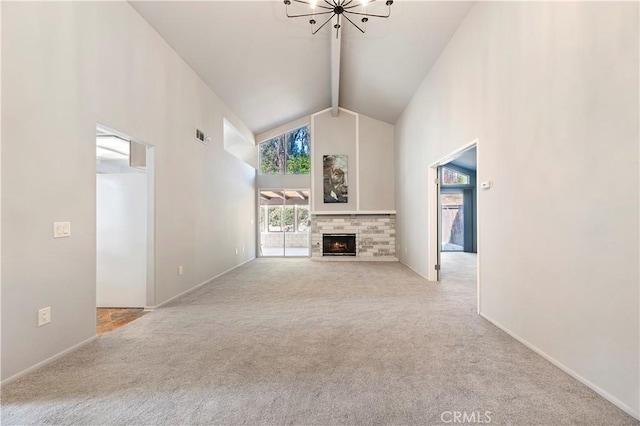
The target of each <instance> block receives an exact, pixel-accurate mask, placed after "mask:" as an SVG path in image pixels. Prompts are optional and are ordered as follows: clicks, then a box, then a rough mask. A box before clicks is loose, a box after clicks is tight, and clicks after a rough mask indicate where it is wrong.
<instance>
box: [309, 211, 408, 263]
mask: <svg viewBox="0 0 640 426" xmlns="http://www.w3.org/2000/svg"><path fill="white" fill-rule="evenodd" d="M322 234H356V256H355V257H353V256H344V257H327V256H325V257H323V256H322ZM311 258H312V259H313V260H320V259H322V260H338V259H341V260H367V261H389V260H392V261H395V260H398V258H397V257H396V215H394V214H379V215H371V214H367V215H359V214H355V215H323V214H312V215H311Z"/></svg>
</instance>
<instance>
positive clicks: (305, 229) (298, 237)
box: [283, 189, 310, 256]
mask: <svg viewBox="0 0 640 426" xmlns="http://www.w3.org/2000/svg"><path fill="white" fill-rule="evenodd" d="M283 194H284V204H285V206H284V210H283V228H284V246H285V249H284V251H285V256H309V225H310V217H309V190H308V189H304V190H286V191H283Z"/></svg>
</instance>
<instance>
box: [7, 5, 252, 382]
mask: <svg viewBox="0 0 640 426" xmlns="http://www.w3.org/2000/svg"><path fill="white" fill-rule="evenodd" d="M1 7H2V86H3V93H2V124H3V126H2V140H3V145H2V149H3V155H2V197H3V203H2V229H3V231H4V232H3V235H2V253H3V257H2V342H1V343H2V345H1V346H2V378H3V379H7V378H10V377H12V376H14V375H15V374H17V373H19V372H21V371H24V370H25V369H27V368H29V367H31V366H33V365H35V364H37V363H39V362H41V361H43V360H45V359H47V358H49V357H51V356H54V355H56V354H58V353H60V352H61V351H63V350H66V349H68V348H70V347H72V346H73V345H76V344H78V343H80V342H83V341H85V340H87V339H89V338H91V337H92V336H94V335H95V306H96V284H95V280H96V177H95V176H96V166H95V127H96V124H97V123H101V124H104V125H106V126H108V127H109V128H113V129H117V130H119V131H121V132H124V133H126V134H128V135H131V136H132V137H134V138H135V139H136V140H138V141H141V142H146V143H149V144H152V145H154V146H155V148H154V156H155V160H154V162H155V188H154V191H155V200H156V205H155V212H156V215H155V224H156V233H155V241H156V261H155V264H156V269H155V271H153V272H154V273H155V277H156V283H155V289H154V292H150V294H152V293H155V298H154V299H155V300H154V303H155V304H159V303H161V302H163V301H165V300H167V299H169V298H171V297H173V296H175V295H177V294H180V293H181V292H183V291H186V290H188V289H190V288H192V287H194V286H195V285H197V284H199V283H202V282H204V281H206V280H208V279H210V278H211V277H214V276H216V275H218V274H220V273H222V272H224V271H226V270H228V269H230V268H232V267H234V266H236V265H238V264H240V263H242V262H243V261H245V260H248V259H251V258H252V257H253V256H254V253H255V227H254V225H252V224H251V220H252V219H254V218H255V192H254V183H255V170H254V169H253V168H252V167H250V166H248V165H246V164H245V163H243V162H242V161H241V160H239V159H237V158H236V157H234V156H233V155H231V154H230V153H228V152H226V151H225V150H224V148H223V141H222V127H223V119H224V118H226V119H227V120H228V121H229V122H230V123H232V124H233V126H234V127H235V128H236V129H238V130H239V131H240V132H241V133H243V134H244V135H245V138H246V139H247V140H253V135H252V134H251V132H250V131H249V130H248V129H247V128H246V126H244V125H243V124H242V123H241V122H240V121H239V120H238V119H237V117H236V116H235V115H234V114H233V113H232V112H231V111H229V110H228V108H227V107H226V106H225V105H224V104H223V103H222V102H221V101H220V99H219V98H218V97H217V96H216V95H215V94H214V93H213V92H212V91H211V90H210V89H209V88H208V87H207V86H206V85H205V84H204V83H203V82H202V81H201V80H200V79H199V78H198V77H197V76H196V74H195V73H194V72H193V71H192V70H191V69H190V68H189V67H188V66H187V65H186V64H185V63H184V62H183V61H182V60H181V59H180V58H179V57H178V55H177V54H176V53H175V52H174V51H173V50H172V49H171V48H170V47H169V46H168V45H167V44H166V43H165V42H164V41H163V40H162V39H161V37H160V36H159V35H158V34H157V33H156V32H155V31H153V29H152V28H151V27H150V26H149V25H148V24H147V23H146V22H145V21H144V20H143V19H142V18H141V17H140V16H139V15H138V14H137V13H136V12H135V11H134V10H133V9H132V8H131V6H130V5H129V4H128V3H126V2H99V3H98V2H63V3H47V2H41V3H24V2H12V3H9V2H2V4H1ZM196 127H197V128H200V129H202V130H204V131H205V133H207V134H208V135H211V137H212V141H211V143H210V144H209V145H208V146H205V145H203V144H201V143H199V142H197V141H195V140H194V132H195V128H196ZM54 221H71V238H63V239H55V240H54V239H53V238H52V222H54ZM242 246H244V247H245V251H244V253H243V252H242V251H240V254H239V255H236V254H235V249H236V248H241V247H242ZM178 265H184V275H183V276H178V275H177V267H178ZM45 306H51V309H52V322H51V323H50V324H48V325H45V326H43V327H37V323H36V318H37V310H38V309H39V308H42V307H45Z"/></svg>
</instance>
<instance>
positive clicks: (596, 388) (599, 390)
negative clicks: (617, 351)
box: [480, 312, 640, 420]
mask: <svg viewBox="0 0 640 426" xmlns="http://www.w3.org/2000/svg"><path fill="white" fill-rule="evenodd" d="M480 316H481V317H482V318H484V319H486V320H487V321H489V322H490V323H492V324H493V325H495V326H496V327H498V328H499V329H501V330H502V331H504V332H505V333H507V334H508V335H509V336H511V337H513V338H514V339H516V340H517V341H518V342H520V343H522V344H523V345H525V346H526V347H528V348H529V349H531V350H532V351H534V352H535V353H537V354H538V355H540V356H541V357H543V358H544V359H546V360H547V361H549V362H550V363H551V364H553V365H555V366H556V367H558V368H559V369H560V370H562V371H564V372H565V373H567V374H568V375H570V376H571V377H573V378H574V379H576V380H578V381H579V382H581V383H582V384H584V385H586V386H587V387H589V388H591V390H593V391H594V392H596V393H597V394H598V395H600V396H601V397H603V398H604V399H606V400H607V401H609V402H611V403H612V404H613V405H615V406H616V407H618V408H620V409H621V410H622V411H624V412H625V413H627V414H629V415H630V416H632V417H634V418H635V419H637V420H640V413H638V412H637V411H635V410H634V409H633V408H631V407H630V406H628V405H627V404H625V403H624V402H622V401H620V400H619V399H618V398H616V397H615V396H613V395H611V394H610V393H609V392H607V391H605V390H604V389H602V388H601V387H599V386H598V385H596V384H595V383H593V382H591V381H590V380H588V379H586V378H584V377H582V376H581V375H580V374H578V373H576V372H575V371H573V370H572V369H570V368H569V367H567V366H566V365H564V364H562V363H561V362H560V361H558V360H557V359H555V358H553V357H552V356H551V355H549V354H547V353H545V352H544V351H542V350H541V349H539V348H537V347H536V346H534V345H532V344H531V343H529V342H527V341H526V340H524V339H523V338H522V337H520V336H518V335H517V334H515V333H514V332H512V331H511V330H509V329H508V328H507V327H505V326H503V325H502V324H500V323H499V322H497V321H495V320H493V319H492V318H490V317H488V316H487V315H485V314H483V313H482V312H480Z"/></svg>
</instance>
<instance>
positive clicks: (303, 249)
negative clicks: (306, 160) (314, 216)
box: [258, 188, 311, 257]
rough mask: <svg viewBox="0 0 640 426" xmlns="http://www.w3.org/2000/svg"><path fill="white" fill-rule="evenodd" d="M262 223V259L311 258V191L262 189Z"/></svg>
mask: <svg viewBox="0 0 640 426" xmlns="http://www.w3.org/2000/svg"><path fill="white" fill-rule="evenodd" d="M258 193H259V196H260V203H259V207H258V208H259V212H258V224H259V235H260V244H259V247H260V249H259V250H260V251H259V256H261V257H308V256H309V255H310V250H309V246H310V240H309V238H310V234H309V228H310V226H311V216H310V211H309V193H310V191H309V189H308V188H307V189H261V190H260V191H258Z"/></svg>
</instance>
